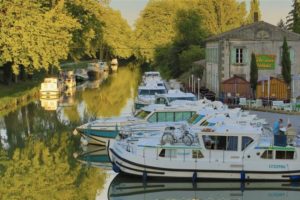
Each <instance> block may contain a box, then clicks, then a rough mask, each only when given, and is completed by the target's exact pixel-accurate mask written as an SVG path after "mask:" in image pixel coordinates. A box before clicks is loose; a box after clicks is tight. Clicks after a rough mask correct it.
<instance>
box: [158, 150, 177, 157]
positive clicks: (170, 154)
mask: <svg viewBox="0 0 300 200" xmlns="http://www.w3.org/2000/svg"><path fill="white" fill-rule="evenodd" d="M159 157H163V158H176V149H162V150H161V151H160V153H159Z"/></svg>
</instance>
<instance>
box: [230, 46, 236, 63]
mask: <svg viewBox="0 0 300 200" xmlns="http://www.w3.org/2000/svg"><path fill="white" fill-rule="evenodd" d="M230 56H231V64H236V48H231V52H230Z"/></svg>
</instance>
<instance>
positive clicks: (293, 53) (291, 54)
mask: <svg viewBox="0 0 300 200" xmlns="http://www.w3.org/2000/svg"><path fill="white" fill-rule="evenodd" d="M290 59H291V63H292V64H294V63H295V50H294V49H292V48H290Z"/></svg>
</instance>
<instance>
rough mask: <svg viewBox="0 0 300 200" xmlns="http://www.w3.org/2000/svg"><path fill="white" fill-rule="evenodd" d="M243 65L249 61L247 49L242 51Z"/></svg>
mask: <svg viewBox="0 0 300 200" xmlns="http://www.w3.org/2000/svg"><path fill="white" fill-rule="evenodd" d="M243 57H244V60H243V64H248V61H249V55H248V49H243Z"/></svg>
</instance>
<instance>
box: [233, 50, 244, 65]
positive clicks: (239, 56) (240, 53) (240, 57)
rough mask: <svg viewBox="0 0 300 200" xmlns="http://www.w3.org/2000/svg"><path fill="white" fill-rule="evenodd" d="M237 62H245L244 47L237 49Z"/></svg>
mask: <svg viewBox="0 0 300 200" xmlns="http://www.w3.org/2000/svg"><path fill="white" fill-rule="evenodd" d="M235 51H236V57H235V63H237V64H243V63H244V62H243V49H236V50H235Z"/></svg>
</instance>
